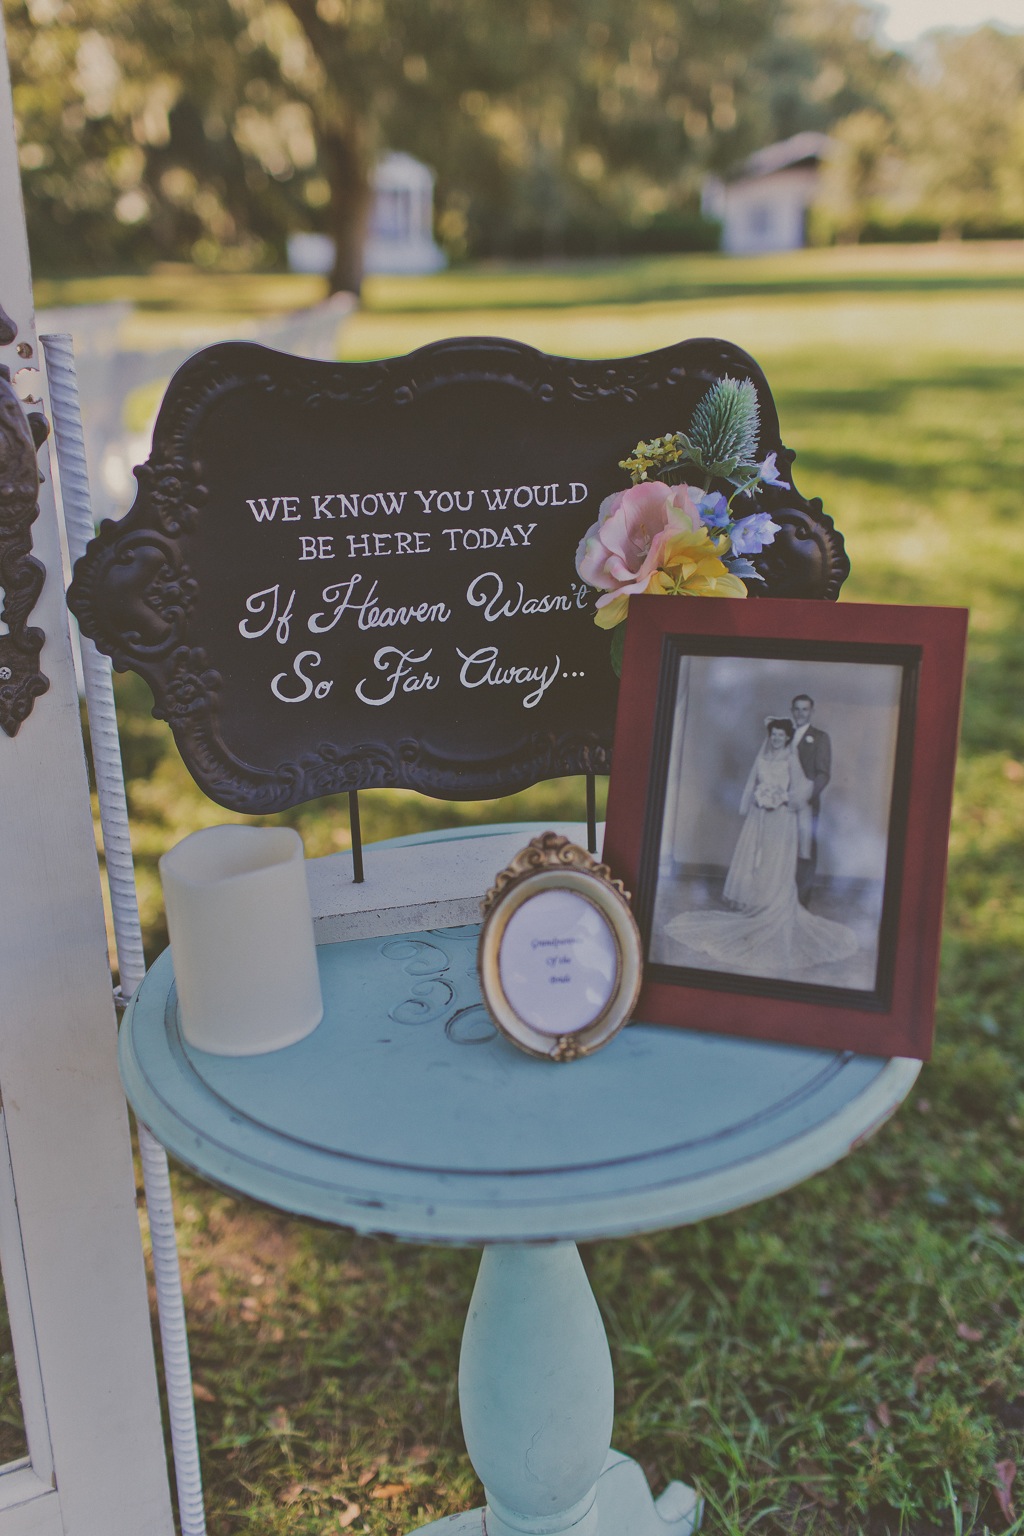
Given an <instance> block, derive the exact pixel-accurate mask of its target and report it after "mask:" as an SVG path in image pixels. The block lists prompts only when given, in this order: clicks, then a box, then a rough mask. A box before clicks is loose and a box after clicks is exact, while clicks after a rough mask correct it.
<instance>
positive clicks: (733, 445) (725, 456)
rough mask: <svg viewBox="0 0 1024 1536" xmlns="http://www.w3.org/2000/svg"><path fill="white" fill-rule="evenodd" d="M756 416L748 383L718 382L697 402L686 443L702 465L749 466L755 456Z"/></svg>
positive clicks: (754, 403)
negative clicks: (693, 449)
mask: <svg viewBox="0 0 1024 1536" xmlns="http://www.w3.org/2000/svg"><path fill="white" fill-rule="evenodd" d="M759 425H760V412H759V409H758V404H757V391H756V390H755V388H754V386H753V384H752V383H751V382H750V380H749V379H730V378H728V377H726V378H723V379H719V381H718V383H717V384H715V385H714V386H713V387H712V388H711V389H709V390H708V392H707V394H706V395H705V396H704V397H703V399H701V400H700V401H699V402H698V405H697V408H696V410H695V411H694V413H693V421H692V422H691V424H690V440H691V442H692V443H693V445H694V447H695V448H698V449H699V450H700V456H701V459H702V461H703V462H704V463H705V464H725V463H727V462H732V463H734V464H751V463H753V462H754V459H755V457H756V454H757V431H758V427H759Z"/></svg>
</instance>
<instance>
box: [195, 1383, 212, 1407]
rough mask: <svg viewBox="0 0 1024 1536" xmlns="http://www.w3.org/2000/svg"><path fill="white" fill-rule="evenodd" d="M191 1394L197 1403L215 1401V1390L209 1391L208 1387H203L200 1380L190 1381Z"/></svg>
mask: <svg viewBox="0 0 1024 1536" xmlns="http://www.w3.org/2000/svg"><path fill="white" fill-rule="evenodd" d="M192 1396H193V1397H194V1398H195V1400H196V1402H197V1403H215V1402H216V1401H217V1394H216V1392H211V1391H210V1389H209V1387H204V1386H203V1384H202V1382H201V1381H194V1382H193V1383H192Z"/></svg>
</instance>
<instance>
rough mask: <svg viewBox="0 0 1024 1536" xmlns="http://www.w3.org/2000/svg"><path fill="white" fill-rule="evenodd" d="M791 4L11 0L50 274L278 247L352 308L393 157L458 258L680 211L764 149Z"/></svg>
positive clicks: (552, 247)
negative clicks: (413, 180) (764, 85)
mask: <svg viewBox="0 0 1024 1536" xmlns="http://www.w3.org/2000/svg"><path fill="white" fill-rule="evenodd" d="M782 3H783V0H632V3H631V4H628V5H627V4H625V3H624V0H522V3H521V4H519V5H518V6H516V7H508V6H504V5H501V4H499V3H498V0H287V3H285V0H270V3H267V0H189V3H184V0H164V3H162V4H161V5H160V6H159V7H156V6H154V7H137V6H132V5H131V4H130V3H129V0H74V6H73V8H72V4H71V3H70V0H6V4H7V10H8V26H9V32H10V36H11V43H12V46H11V54H12V64H13V68H14V74H15V90H16V110H17V113H18V117H19V122H20V127H21V141H22V151H21V152H22V166H23V170H24V174H25V188H26V197H27V201H28V204H29V210H30V227H31V233H32V237H33V242H34V245H35V246H36V248H37V250H38V251H39V252H40V253H41V256H42V259H43V260H44V262H45V263H47V264H49V265H53V264H55V263H59V262H60V261H61V259H62V258H64V259H65V260H68V259H70V260H76V261H77V260H83V259H85V260H88V259H89V258H91V259H92V260H93V261H94V262H96V263H97V264H104V262H106V263H107V264H109V262H110V260H111V259H114V260H117V259H130V258H132V257H134V258H136V259H143V258H145V257H148V256H152V255H155V254H183V253H191V254H192V255H193V256H194V257H196V258H198V259H200V260H203V259H207V258H212V257H213V255H214V254H215V253H217V252H220V253H223V252H225V251H229V252H230V251H233V252H235V253H236V254H237V255H238V256H239V258H240V259H244V260H246V261H251V260H253V259H254V258H256V257H258V256H259V254H260V253H261V252H266V251H267V250H268V249H270V248H273V247H276V249H277V250H278V251H279V250H280V247H281V245H282V243H283V235H284V234H285V233H286V232H287V230H288V229H290V228H295V227H300V226H301V225H302V224H308V223H310V222H312V223H317V222H319V223H320V225H321V227H324V228H326V229H327V230H328V231H329V232H330V233H331V234H332V235H333V236H334V239H335V242H336V249H337V262H336V266H335V271H334V273H333V276H332V285H333V286H335V287H348V288H352V289H358V286H359V278H360V267H361V253H362V245H363V235H364V232H365V223H366V217H367V213H368V208H369V198H370V192H369V178H370V174H371V169H372V165H373V162H374V160H375V158H376V156H377V154H378V153H379V152H380V151H381V150H382V149H383V148H385V147H388V148H401V149H406V150H408V151H409V152H411V153H413V154H417V155H419V156H421V157H422V158H425V159H427V160H428V161H430V162H431V163H432V164H433V165H434V166H435V167H436V168H437V169H438V172H439V189H438V190H439V206H440V213H441V226H442V235H443V236H444V237H445V238H446V239H447V241H448V242H449V244H452V245H456V246H457V245H458V244H459V243H462V244H463V245H468V246H470V247H472V248H474V249H476V250H481V249H484V250H486V249H491V250H500V251H505V252H509V253H513V252H515V251H516V250H523V249H530V248H533V249H537V250H549V251H556V250H559V249H565V248H566V245H567V243H569V244H571V241H572V239H573V237H574V236H573V232H574V231H576V232H577V238H578V232H579V231H580V230H581V229H582V230H584V231H587V232H589V233H590V235H591V236H592V237H593V238H594V239H595V241H597V242H599V240H600V234H599V231H600V229H601V227H602V225H608V224H613V225H621V224H623V223H625V224H627V225H628V224H630V223H634V224H642V223H644V222H645V221H650V219H652V218H654V217H657V216H659V215H662V214H665V213H671V212H672V211H673V210H674V209H675V210H680V209H682V208H683V207H684V206H685V205H687V203H689V205H690V206H693V205H694V204H695V201H696V192H697V186H698V180H699V172H700V170H701V169H702V167H703V165H704V164H705V163H708V162H710V161H712V160H714V159H715V158H716V157H717V158H719V159H721V158H722V157H726V158H728V157H729V156H732V155H734V154H735V153H737V152H740V151H743V150H744V149H746V148H752V147H753V145H754V143H755V142H756V129H755V127H754V124H755V122H756V113H755V112H754V111H752V110H751V103H752V98H753V93H752V92H751V91H750V90H749V89H745V88H744V77H745V73H746V71H747V70H748V67H749V66H750V62H751V57H752V54H753V52H754V51H755V50H756V49H757V48H758V47H760V46H762V45H763V43H764V41H765V39H766V38H767V36H768V34H769V31H770V29H771V26H772V24H773V20H774V19H775V18H776V16H777V14H778V12H779V10H780V7H781V5H782Z"/></svg>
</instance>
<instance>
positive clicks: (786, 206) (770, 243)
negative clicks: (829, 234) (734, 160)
mask: <svg viewBox="0 0 1024 1536" xmlns="http://www.w3.org/2000/svg"><path fill="white" fill-rule="evenodd" d="M830 147H831V140H830V139H829V137H828V135H827V134H824V133H810V132H807V133H796V134H794V135H793V137H792V138H789V139H782V140H780V141H779V143H777V144H769V145H767V146H766V147H765V148H764V149H759V150H757V152H756V153H755V154H753V155H750V156H749V158H748V159H746V160H744V161H743V163H742V164H741V165H740V166H738V167H737V169H736V170H735V171H734V172H733V173H732V174H731V175H729V176H726V177H719V176H709V177H708V178H707V180H706V181H705V183H704V191H703V194H702V197H701V211H702V212H703V213H704V214H705V216H706V217H708V218H712V219H718V220H719V221H720V222H721V225H722V249H723V250H724V251H727V252H728V253H729V255H731V256H757V255H760V254H762V253H763V252H766V251H796V250H799V249H800V248H801V246H804V245H806V244H807V217H808V214H809V213H810V210H811V208H812V207H813V205H814V203H815V202H816V200H817V197H818V193H819V190H820V186H821V167H822V162H823V161H824V160H825V158H826V157H827V155H828V153H829V149H830Z"/></svg>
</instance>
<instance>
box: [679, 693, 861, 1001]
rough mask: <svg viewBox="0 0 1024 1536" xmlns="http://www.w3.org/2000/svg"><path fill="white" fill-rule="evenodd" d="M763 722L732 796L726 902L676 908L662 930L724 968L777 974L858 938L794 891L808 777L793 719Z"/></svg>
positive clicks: (847, 949) (806, 833)
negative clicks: (735, 823) (735, 815)
mask: <svg viewBox="0 0 1024 1536" xmlns="http://www.w3.org/2000/svg"><path fill="white" fill-rule="evenodd" d="M765 724H766V727H767V730H766V736H765V742H764V745H763V746H762V748H761V750H760V752H759V753H758V754H757V757H756V758H755V759H754V766H753V767H752V768H751V770H750V775H749V777H748V779H747V783H746V788H745V789H744V791H743V797H742V799H741V801H740V815H741V816H742V817H743V818H744V820H743V826H742V828H741V829H740V835H739V838H738V840H737V843H736V850H735V852H734V853H733V856H732V863H731V864H730V865H729V873H728V874H727V875H726V877H725V887H724V890H723V892H722V895H723V898H724V900H725V901H726V902H727V903H728V905H729V907H730V909H731V910H729V911H727V912H722V911H702V912H684V913H682V915H681V916H679V917H675V918H673V919H672V920H671V922H669V923H667V924H666V926H665V933H666V934H667V936H668V937H669V938H671V939H676V940H678V941H679V942H680V943H681V944H685V945H686V946H687V948H689V949H693V950H697V951H699V952H700V953H701V954H705V955H708V956H710V957H711V958H712V959H713V960H716V961H718V962H720V963H722V964H724V965H725V966H727V968H728V969H729V970H730V971H747V972H754V973H756V974H757V975H759V976H784V977H785V976H790V975H792V973H793V972H794V971H802V970H806V969H807V968H808V967H810V966H814V965H821V964H824V963H827V962H829V961H833V960H845V959H848V958H849V956H850V955H852V954H854V953H855V952H856V950H857V947H858V945H857V938H856V935H855V934H854V933H853V932H852V930H851V929H849V928H847V927H845V926H844V925H843V924H842V923H833V922H830V921H829V920H828V919H827V918H824V917H816V916H815V915H814V913H813V912H809V911H808V910H807V908H806V907H803V906H801V905H800V902H799V900H798V899H797V888H796V861H797V853H798V850H800V851H802V852H803V853H804V856H806V854H807V853H809V851H810V847H809V845H810V835H811V815H810V810H809V805H808V802H809V800H810V796H811V782H810V780H809V779H808V778H807V776H806V774H805V773H804V771H803V769H802V768H801V766H800V759H799V757H798V756H797V753H796V749H795V747H794V745H793V735H794V728H793V722H792V721H791V720H787V719H783V718H778V719H769V720H767V721H766V722H765ZM801 844H803V848H802V849H801Z"/></svg>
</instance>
